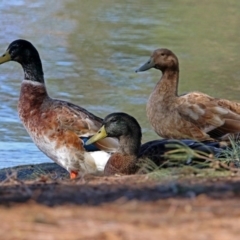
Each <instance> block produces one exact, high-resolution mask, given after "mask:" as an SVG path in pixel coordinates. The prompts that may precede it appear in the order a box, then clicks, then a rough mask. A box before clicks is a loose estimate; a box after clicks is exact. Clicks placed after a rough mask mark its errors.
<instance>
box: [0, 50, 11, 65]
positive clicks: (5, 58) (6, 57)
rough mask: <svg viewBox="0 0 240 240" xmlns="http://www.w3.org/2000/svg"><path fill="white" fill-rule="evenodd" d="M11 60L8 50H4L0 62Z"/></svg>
mask: <svg viewBox="0 0 240 240" xmlns="http://www.w3.org/2000/svg"><path fill="white" fill-rule="evenodd" d="M10 60H11V55H10V54H9V52H8V51H6V52H5V53H4V54H3V55H2V56H1V57H0V64H2V63H5V62H8V61H10Z"/></svg>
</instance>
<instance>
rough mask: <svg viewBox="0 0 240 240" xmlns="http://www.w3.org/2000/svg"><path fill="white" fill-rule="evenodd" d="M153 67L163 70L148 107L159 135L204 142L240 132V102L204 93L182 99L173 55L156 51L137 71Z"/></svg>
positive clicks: (148, 114)
mask: <svg viewBox="0 0 240 240" xmlns="http://www.w3.org/2000/svg"><path fill="white" fill-rule="evenodd" d="M150 68H156V69H159V70H161V71H162V76H161V79H160V81H159V82H158V83H157V85H156V87H155V88H154V90H153V92H152V93H151V95H150V97H149V100H148V103H147V108H146V110H147V116H148V119H149V121H150V123H151V125H152V126H153V128H154V130H155V131H156V133H157V134H158V135H160V136H161V137H164V138H175V139H182V138H191V139H195V140H199V141H204V140H212V139H221V138H224V137H226V136H227V135H228V134H236V135H237V134H239V133H240V103H236V102H231V101H229V100H225V99H217V98H213V97H210V96H208V95H206V94H204V93H200V92H190V93H188V94H184V95H180V96H178V94H177V90H178V79H179V64H178V59H177V57H176V55H175V54H174V53H173V52H171V51H170V50H168V49H157V50H155V51H154V52H153V54H152V55H151V58H150V60H149V61H148V62H147V63H146V64H144V65H143V66H142V67H140V68H139V69H138V70H137V71H146V70H148V69H150Z"/></svg>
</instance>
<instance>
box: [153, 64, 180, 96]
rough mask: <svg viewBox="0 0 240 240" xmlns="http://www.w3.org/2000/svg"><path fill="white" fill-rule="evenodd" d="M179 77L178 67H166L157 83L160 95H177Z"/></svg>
mask: <svg viewBox="0 0 240 240" xmlns="http://www.w3.org/2000/svg"><path fill="white" fill-rule="evenodd" d="M178 78H179V70H178V69H174V70H172V69H171V70H169V69H166V70H165V71H163V74H162V77H161V79H160V80H159V82H158V83H157V85H156V88H155V90H157V92H158V94H160V95H163V94H164V95H167V96H169V97H176V96H177V91H178Z"/></svg>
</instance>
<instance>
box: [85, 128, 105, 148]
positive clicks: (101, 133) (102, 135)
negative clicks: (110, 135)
mask: <svg viewBox="0 0 240 240" xmlns="http://www.w3.org/2000/svg"><path fill="white" fill-rule="evenodd" d="M105 137H107V133H106V130H105V127H104V126H102V127H101V128H100V129H99V131H98V132H97V133H96V134H95V135H93V136H92V137H91V138H89V139H88V140H87V142H86V143H85V144H86V145H89V144H91V143H95V142H97V141H98V140H101V139H103V138H105Z"/></svg>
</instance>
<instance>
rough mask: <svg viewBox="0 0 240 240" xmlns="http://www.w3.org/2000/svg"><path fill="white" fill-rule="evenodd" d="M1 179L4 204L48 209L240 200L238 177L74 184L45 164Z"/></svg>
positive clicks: (93, 179)
mask: <svg viewBox="0 0 240 240" xmlns="http://www.w3.org/2000/svg"><path fill="white" fill-rule="evenodd" d="M36 173H37V174H36ZM46 176H47V177H46ZM49 176H50V177H49ZM54 178H56V180H53V179H54ZM0 179H1V183H0V204H10V203H19V202H26V201H28V200H34V201H36V202H37V203H40V204H44V205H47V206H56V205H62V204H79V205H84V204H86V205H99V204H102V203H109V202H114V201H116V200H118V199H124V200H125V201H128V200H138V201H142V202H148V201H157V200H159V199H167V198H194V197H196V196H198V195H200V194H205V195H206V196H208V197H211V198H217V199H219V198H221V199H222V198H233V197H234V198H239V197H240V179H239V178H238V177H237V178H236V177H234V178H214V179H204V178H200V179H198V178H184V179H177V180H176V179H175V180H171V181H169V180H168V181H164V182H160V181H159V180H158V181H156V180H154V179H151V178H149V176H148V175H132V176H112V177H105V176H92V175H86V176H84V177H82V178H80V179H77V180H74V181H73V180H69V179H68V175H67V174H66V172H65V170H63V169H62V168H60V167H58V166H57V165H55V164H41V165H32V166H22V167H16V168H14V169H3V170H1V171H0Z"/></svg>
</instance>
